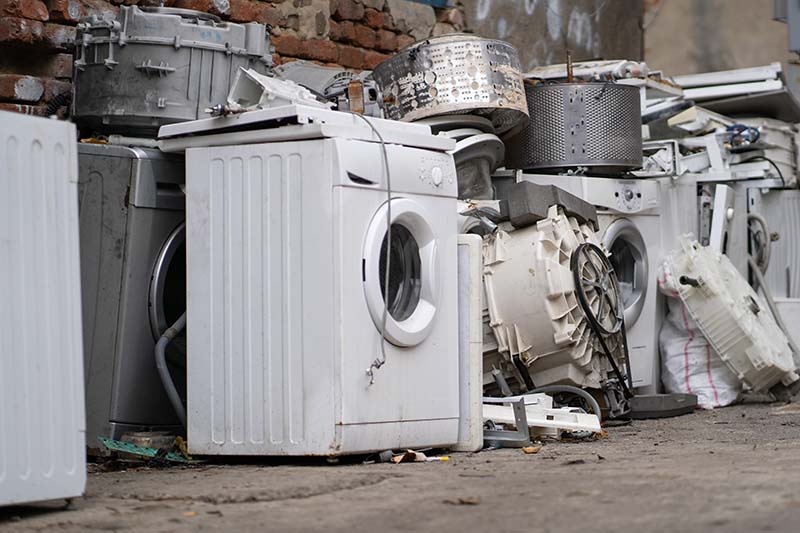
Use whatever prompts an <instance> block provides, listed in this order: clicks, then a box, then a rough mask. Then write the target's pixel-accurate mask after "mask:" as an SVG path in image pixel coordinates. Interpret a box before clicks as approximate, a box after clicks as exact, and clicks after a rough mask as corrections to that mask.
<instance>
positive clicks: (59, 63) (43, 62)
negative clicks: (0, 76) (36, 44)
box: [0, 50, 72, 79]
mask: <svg viewBox="0 0 800 533" xmlns="http://www.w3.org/2000/svg"><path fill="white" fill-rule="evenodd" d="M0 72H8V73H14V74H26V75H29V76H36V77H42V78H62V79H64V78H66V79H69V78H71V77H72V55H71V54H48V53H42V52H36V51H34V50H32V51H28V50H26V51H25V53H18V52H13V51H10V52H9V53H0Z"/></svg>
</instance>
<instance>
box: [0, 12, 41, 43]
mask: <svg viewBox="0 0 800 533" xmlns="http://www.w3.org/2000/svg"><path fill="white" fill-rule="evenodd" d="M43 34H44V24H42V23H41V22H39V21H38V20H27V19H22V18H16V17H4V18H0V43H8V44H34V43H38V42H40V41H41V40H42V35H43Z"/></svg>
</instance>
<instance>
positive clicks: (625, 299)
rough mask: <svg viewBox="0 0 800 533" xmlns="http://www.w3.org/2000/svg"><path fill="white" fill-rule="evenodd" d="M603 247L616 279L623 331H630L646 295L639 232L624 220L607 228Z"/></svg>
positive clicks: (645, 267) (645, 270) (643, 249)
mask: <svg viewBox="0 0 800 533" xmlns="http://www.w3.org/2000/svg"><path fill="white" fill-rule="evenodd" d="M603 244H605V246H606V249H607V250H608V251H609V252H610V254H611V257H609V261H610V263H611V266H613V267H614V272H615V273H616V275H617V282H618V285H619V296H620V301H621V302H622V307H623V309H624V311H625V327H627V328H630V327H631V326H633V324H634V323H636V320H637V319H638V318H639V315H640V314H641V312H642V307H643V306H644V299H645V296H646V295H647V279H648V264H647V261H648V259H647V247H646V245H645V243H644V238H643V237H642V234H641V233H640V232H639V229H638V228H637V227H636V225H635V224H634V223H633V222H631V221H630V220H629V219H626V218H621V219H617V220H615V221H614V222H613V223H612V224H611V225H609V227H608V228H607V229H606V233H605V235H604V237H603Z"/></svg>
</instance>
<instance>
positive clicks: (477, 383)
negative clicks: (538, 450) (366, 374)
mask: <svg viewBox="0 0 800 533" xmlns="http://www.w3.org/2000/svg"><path fill="white" fill-rule="evenodd" d="M458 383H459V394H458V397H459V419H458V444H456V446H454V447H453V449H454V450H455V451H459V452H474V451H478V450H480V449H481V448H483V413H482V403H481V397H482V396H483V239H481V237H480V236H478V235H459V236H458Z"/></svg>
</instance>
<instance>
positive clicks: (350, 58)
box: [338, 44, 364, 69]
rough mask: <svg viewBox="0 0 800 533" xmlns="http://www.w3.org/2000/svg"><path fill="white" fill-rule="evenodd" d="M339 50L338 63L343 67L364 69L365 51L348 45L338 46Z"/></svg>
mask: <svg viewBox="0 0 800 533" xmlns="http://www.w3.org/2000/svg"><path fill="white" fill-rule="evenodd" d="M338 48H339V61H338V63H339V64H340V65H342V66H343V67H350V68H357V69H363V68H364V50H362V49H361V48H356V47H355V46H349V45H346V44H340V45H338Z"/></svg>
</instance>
